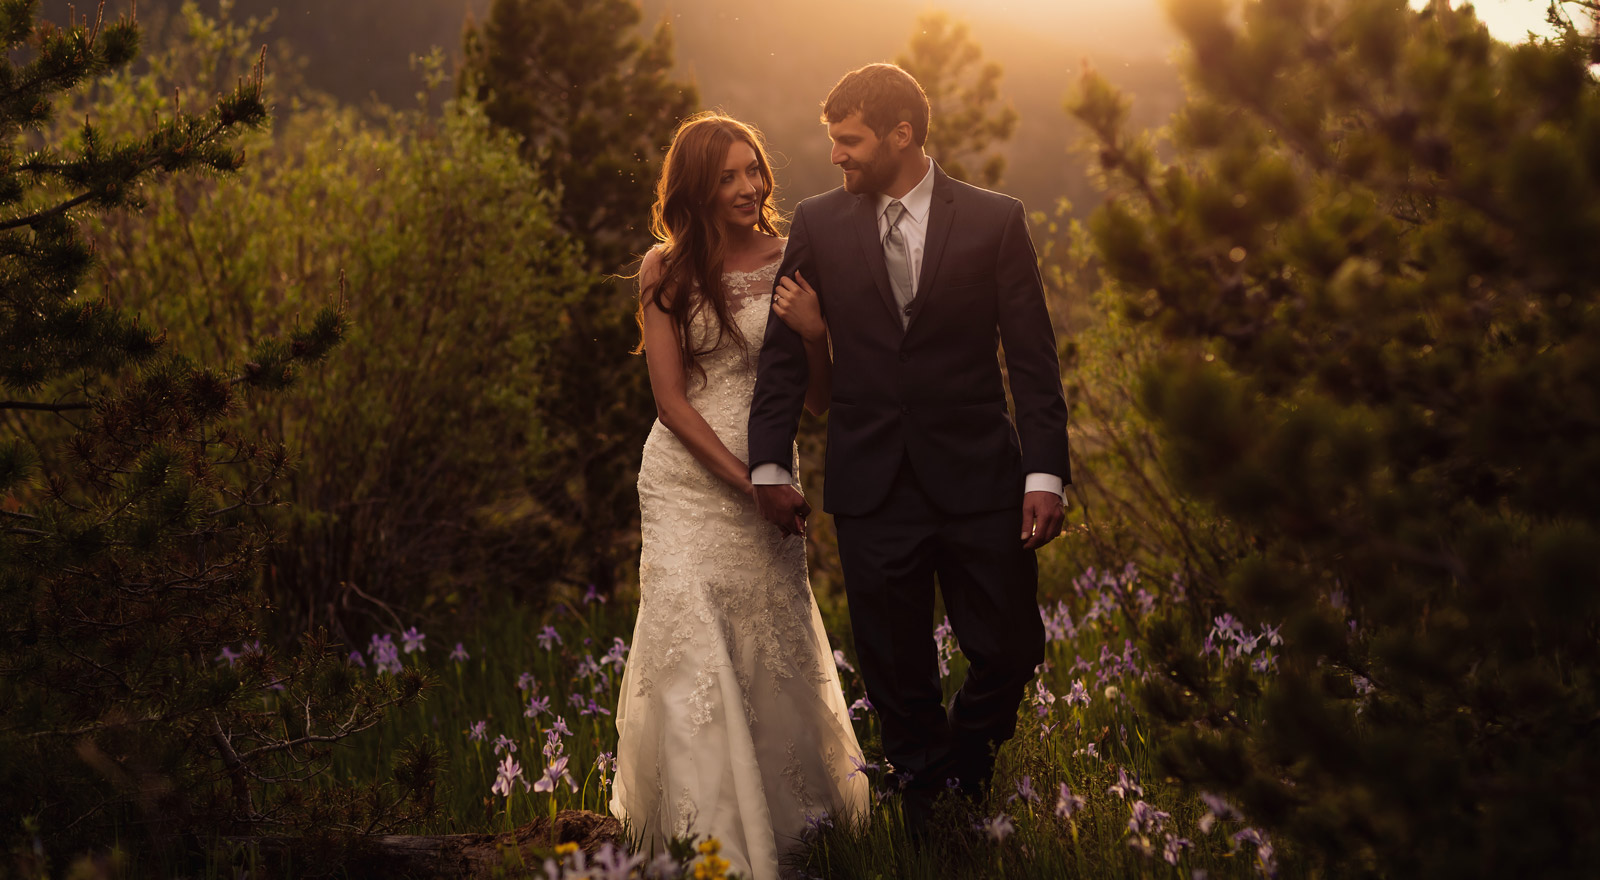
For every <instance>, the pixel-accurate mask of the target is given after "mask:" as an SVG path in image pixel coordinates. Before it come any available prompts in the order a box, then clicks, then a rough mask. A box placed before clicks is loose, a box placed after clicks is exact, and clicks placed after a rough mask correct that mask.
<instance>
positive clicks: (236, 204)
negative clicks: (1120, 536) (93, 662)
mask: <svg viewBox="0 0 1600 880" xmlns="http://www.w3.org/2000/svg"><path fill="white" fill-rule="evenodd" d="M185 15H186V21H187V30H186V32H185V33H183V34H182V35H181V36H182V39H180V40H178V41H177V42H175V43H174V44H173V46H172V47H171V48H169V49H168V50H167V51H166V52H165V53H163V54H161V55H160V56H159V57H158V58H157V60H156V63H155V64H153V65H152V68H151V70H150V71H149V73H148V74H145V75H130V76H126V77H123V78H121V79H119V80H117V81H115V82H114V83H113V84H112V85H111V86H110V87H109V88H108V92H109V94H108V95H107V97H106V99H105V100H106V102H107V103H108V104H110V105H111V106H113V107H115V108H116V109H117V111H118V112H120V113H121V114H123V116H124V118H127V119H138V118H141V117H142V116H143V115H145V114H147V113H150V112H154V111H155V109H156V108H157V107H159V106H160V105H161V103H162V102H163V101H164V100H165V101H170V97H169V96H170V94H171V89H170V87H169V86H170V83H169V82H168V81H167V79H166V77H167V76H169V75H170V73H169V72H170V71H176V70H188V69H198V70H207V71H215V74H214V75H215V77H216V79H217V81H218V83H219V84H220V83H222V82H227V81H228V77H229V76H230V75H231V71H230V70H229V69H228V67H227V64H226V59H228V58H232V57H236V56H237V54H238V52H239V50H240V49H241V48H243V47H245V46H248V45H250V44H251V41H252V38H253V31H252V28H251V27H250V26H243V25H237V24H229V23H226V22H221V23H219V22H215V21H211V20H209V19H207V18H205V17H204V16H201V15H200V14H198V13H197V12H196V11H195V9H194V8H193V6H190V7H188V8H187V10H186V12H185ZM429 63H430V64H432V65H433V68H432V69H433V74H432V75H434V76H435V77H436V78H437V64H438V62H437V59H434V60H432V61H431V62H429ZM249 146H250V148H251V149H252V151H253V155H254V161H253V162H252V163H251V165H250V166H249V167H247V168H246V169H244V170H243V171H242V172H241V173H240V174H239V175H237V176H235V177H233V178H229V179H226V180H190V181H185V182H183V183H182V184H181V185H179V186H176V187H174V188H173V189H172V191H171V192H162V193H152V194H151V195H150V205H149V207H148V209H147V210H146V211H144V212H143V213H142V214H140V215H137V216H118V217H113V218H107V219H105V220H103V221H102V222H100V223H98V224H97V226H96V228H95V235H94V237H95V241H96V242H97V244H98V246H99V247H100V248H101V249H102V250H104V251H106V252H110V253H117V254H126V258H125V259H119V260H117V261H116V262H114V263H108V264H107V265H106V267H105V269H104V271H103V272H102V274H101V279H100V280H101V281H102V282H103V283H104V284H105V286H106V288H107V289H108V291H109V292H110V295H111V296H112V297H113V298H115V300H116V301H118V302H119V303H120V304H122V305H123V306H124V307H127V308H134V309H138V310H141V311H144V312H146V313H149V314H152V315H153V316H155V318H156V319H157V320H159V321H160V322H161V323H162V324H163V325H164V326H166V327H168V328H169V333H170V334H171V338H172V339H173V340H174V342H176V343H179V344H184V345H196V346H201V345H218V346H220V348H219V350H218V351H217V354H218V355H219V356H238V355H240V354H241V353H242V352H241V351H240V350H238V349H237V348H234V347H233V343H232V342H231V340H233V339H240V338H243V339H249V338H251V337H254V336H256V335H259V334H268V333H273V332H277V331H278V329H279V328H282V327H285V326H289V325H291V324H292V323H293V322H294V321H295V320H296V317H297V316H298V315H300V314H302V313H305V312H308V311H310V310H313V309H315V308H317V307H318V306H319V305H320V304H321V303H323V302H325V301H326V300H327V299H328V298H329V293H328V292H329V291H332V290H338V289H341V288H342V289H343V291H344V293H343V296H342V298H341V303H340V304H341V307H342V308H343V309H344V311H345V313H346V314H347V315H348V316H349V320H350V330H349V334H348V339H347V342H346V344H345V346H344V347H343V348H342V349H341V351H340V355H339V357H337V358H334V359H330V360H329V361H328V362H327V363H326V364H325V365H324V366H322V367H321V368H319V369H318V370H317V371H314V372H312V373H310V374H308V375H307V376H306V377H305V381H304V383H303V391H302V392H301V393H300V394H299V395H297V396H296V397H295V399H293V400H291V401H288V402H286V403H274V404H272V405H270V406H268V405H266V404H265V402H264V401H262V402H258V401H256V400H254V399H250V400H247V401H246V402H245V413H244V416H243V418H244V419H245V421H246V422H247V423H249V424H251V425H252V426H253V427H254V428H257V429H262V430H271V431H273V432H275V433H280V434H281V435H282V436H284V437H285V439H287V440H288V441H289V442H290V443H291V444H292V445H293V446H294V447H295V448H296V449H297V450H299V452H300V458H299V460H298V461H297V462H296V466H295V468H294V470H293V472H292V473H291V474H290V476H289V478H288V482H287V486H288V491H287V498H288V500H289V501H290V502H292V507H291V508H290V509H289V511H288V512H287V514H286V516H285V519H284V522H283V524H282V525H283V531H284V538H285V540H284V541H283V542H282V543H281V544H279V545H278V546H275V547H274V548H273V549H272V550H271V551H270V553H269V555H268V568H267V574H266V593H267V595H268V596H269V597H270V598H271V600H272V602H273V603H274V604H275V605H276V608H277V611H278V612H279V614H280V616H279V618H278V625H279V626H280V627H282V628H284V629H287V630H290V631H298V630H299V629H301V628H303V627H304V626H306V625H307V624H309V623H312V622H327V623H329V624H330V625H333V626H335V627H336V628H338V629H339V631H340V632H341V633H343V634H345V635H346V636H347V640H348V639H349V638H352V637H354V636H358V635H360V634H363V631H364V630H366V629H367V628H369V626H371V625H372V624H371V623H363V622H360V621H358V620H354V619H352V613H353V612H358V613H361V614H378V615H381V623H382V624H383V625H385V626H389V625H393V624H395V623H396V622H397V620H398V618H396V617H395V616H393V615H392V614H391V613H390V612H388V611H384V610H382V609H383V608H384V607H385V606H399V607H401V608H406V609H410V610H411V611H420V610H424V609H429V608H430V607H435V606H437V605H439V603H444V604H453V603H456V602H458V601H461V600H463V599H466V598H470V597H471V596H472V595H473V593H474V591H475V590H477V589H478V587H479V585H480V584H484V583H493V584H525V585H526V589H527V590H529V591H530V592H531V591H534V590H536V589H542V588H543V583H544V582H543V580H541V579H536V577H537V576H538V574H540V573H541V568H540V564H541V563H540V560H539V558H538V556H539V552H540V549H541V545H542V543H543V541H544V539H545V537H546V536H548V535H549V534H550V533H551V532H552V531H559V530H561V529H563V528H565V524H564V523H562V522H560V521H559V519H557V518H556V517H554V516H553V515H552V514H551V513H550V512H549V510H548V508H547V507H546V506H545V505H544V504H543V503H542V501H541V499H540V498H539V497H538V496H537V495H536V494H535V493H533V492H532V491H530V488H529V486H530V483H531V482H533V481H535V480H543V479H547V478H549V477H550V473H549V466H548V463H547V462H546V460H545V458H546V453H547V451H548V450H549V448H550V446H551V440H550V438H548V437H547V436H546V434H545V422H544V419H543V415H542V405H543V402H544V400H545V398H546V396H547V394H548V393H549V390H550V389H549V381H548V376H549V373H550V371H551V370H552V369H553V368H554V366H553V360H552V357H551V352H552V346H553V345H555V344H556V342H557V341H558V340H559V339H561V337H562V336H563V335H564V334H565V333H567V332H568V327H567V325H566V320H565V314H566V312H565V310H566V309H567V307H568V306H569V305H571V304H572V303H573V302H574V299H575V298H576V297H577V296H579V295H581V294H583V293H584V292H585V291H587V290H589V289H590V288H591V286H592V285H593V284H594V279H593V277H592V276H591V275H589V274H588V273H587V272H586V271H584V270H582V269H579V268H578V266H579V264H580V261H581V255H580V252H579V250H578V247H577V246H576V245H575V244H574V243H573V242H572V241H571V240H570V239H569V238H568V237H566V236H565V235H563V234H562V233H560V232H559V231H558V230H557V229H556V228H555V227H554V226H553V225H552V220H551V216H552V205H553V201H552V196H551V195H550V193H549V192H548V191H547V190H546V189H545V188H544V187H543V186H542V185H541V183H540V180H539V177H538V175H537V174H536V172H535V170H534V169H533V168H532V167H530V166H529V165H528V164H526V163H525V162H524V161H523V160H522V159H521V158H520V157H519V155H518V152H517V148H516V144H515V142H514V141H512V140H511V139H510V138H508V137H506V136H503V135H501V134H497V133H495V132H494V131H493V130H492V129H491V126H490V125H489V123H488V122H487V120H486V119H485V118H484V116H483V114H482V113H481V112H480V111H479V109H478V108H477V106H476V105H474V104H473V103H471V102H468V101H461V102H454V103H450V104H448V105H446V106H445V107H443V108H442V109H441V110H440V111H439V112H430V111H429V109H428V108H426V107H422V108H418V109H415V110H411V111H382V112H381V113H380V115H379V116H378V117H377V118H375V119H373V118H367V117H363V116H361V115H358V114H357V113H356V112H354V111H352V110H349V109H344V108H340V107H337V106H332V105H330V104H329V103H327V102H325V101H322V100H319V99H318V98H316V97H315V96H307V97H306V98H304V99H297V100H295V101H294V102H292V103H291V104H290V106H289V107H288V108H287V109H286V110H285V111H284V112H283V113H281V114H280V116H279V119H278V121H277V125H276V127H275V130H274V131H273V132H271V133H270V134H268V135H262V136H260V137H258V138H257V139H256V140H254V141H253V142H251V143H250V144H249ZM191 278H193V279H201V282H202V283H200V284H194V285H187V284H182V283H180V280H183V279H191ZM408 622H409V618H408Z"/></svg>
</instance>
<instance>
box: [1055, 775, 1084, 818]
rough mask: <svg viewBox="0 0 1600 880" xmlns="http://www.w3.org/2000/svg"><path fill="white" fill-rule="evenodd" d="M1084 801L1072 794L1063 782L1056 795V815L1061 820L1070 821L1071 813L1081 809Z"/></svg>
mask: <svg viewBox="0 0 1600 880" xmlns="http://www.w3.org/2000/svg"><path fill="white" fill-rule="evenodd" d="M1083 804H1084V800H1083V798H1081V797H1078V796H1077V795H1075V794H1073V793H1072V789H1070V788H1068V787H1067V784H1066V783H1065V782H1063V783H1061V792H1060V793H1059V794H1057V795H1056V815H1057V816H1060V817H1061V818H1063V819H1070V818H1071V817H1072V814H1073V813H1076V812H1078V811H1079V810H1081V809H1083Z"/></svg>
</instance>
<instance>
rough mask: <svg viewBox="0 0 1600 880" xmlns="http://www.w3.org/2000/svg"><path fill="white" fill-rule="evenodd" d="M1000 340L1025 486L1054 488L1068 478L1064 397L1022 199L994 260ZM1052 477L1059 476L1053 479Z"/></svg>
mask: <svg viewBox="0 0 1600 880" xmlns="http://www.w3.org/2000/svg"><path fill="white" fill-rule="evenodd" d="M995 274H996V279H995V280H996V285H997V288H996V289H997V292H998V295H999V317H1000V341H1001V343H1002V344H1003V345H1004V346H1005V356H1006V371H1007V374H1008V375H1009V376H1010V380H1011V397H1012V399H1013V401H1015V403H1016V411H1017V435H1018V438H1019V439H1020V440H1021V442H1022V469H1023V471H1024V472H1025V473H1027V475H1028V481H1027V485H1026V491H1030V492H1032V491H1052V490H1054V491H1056V492H1059V491H1060V489H1061V486H1063V485H1066V484H1069V483H1071V482H1072V474H1071V469H1070V465H1069V464H1068V458H1067V402H1066V398H1065V396H1064V395H1063V394H1062V392H1061V364H1060V361H1059V360H1058V359H1057V357H1056V335H1055V330H1054V329H1053V327H1052V326H1051V323H1050V313H1049V311H1048V310H1047V309H1046V308H1045V300H1044V281H1043V279H1041V278H1040V276H1039V260H1038V257H1037V255H1036V254H1035V253H1034V250H1033V240H1032V239H1031V238H1029V237H1028V221H1027V217H1026V216H1025V214H1024V213H1023V210H1022V203H1021V202H1014V203H1013V204H1012V208H1011V211H1010V213H1009V215H1008V216H1007V218H1006V226H1005V231H1004V233H1003V234H1002V236H1001V241H1000V253H999V258H998V260H997V263H996V269H995ZM1055 478H1059V480H1060V482H1059V483H1057V482H1056V479H1055Z"/></svg>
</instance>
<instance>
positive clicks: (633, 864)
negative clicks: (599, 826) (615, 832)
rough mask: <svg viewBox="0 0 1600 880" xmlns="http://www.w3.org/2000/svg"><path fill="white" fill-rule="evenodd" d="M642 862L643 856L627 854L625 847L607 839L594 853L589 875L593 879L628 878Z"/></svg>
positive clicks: (613, 879) (625, 879)
mask: <svg viewBox="0 0 1600 880" xmlns="http://www.w3.org/2000/svg"><path fill="white" fill-rule="evenodd" d="M579 852H582V850H579ZM643 864H644V856H641V855H629V854H628V850H627V849H626V848H624V847H620V846H617V845H616V844H613V843H610V842H609V841H608V842H606V843H603V844H601V845H600V850H599V852H596V853H595V856H594V863H593V864H592V865H590V866H589V870H590V874H589V876H590V877H592V878H593V880H629V878H631V877H633V876H634V873H633V869H635V868H637V867H639V866H640V865H643Z"/></svg>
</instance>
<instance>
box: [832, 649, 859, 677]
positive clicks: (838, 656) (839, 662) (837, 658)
mask: <svg viewBox="0 0 1600 880" xmlns="http://www.w3.org/2000/svg"><path fill="white" fill-rule="evenodd" d="M833 665H834V666H836V667H838V669H839V671H840V672H855V671H856V668H855V667H854V666H851V665H850V660H849V658H847V657H845V656H844V652H843V651H840V650H839V649H837V648H835V649H834V651H833Z"/></svg>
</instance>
